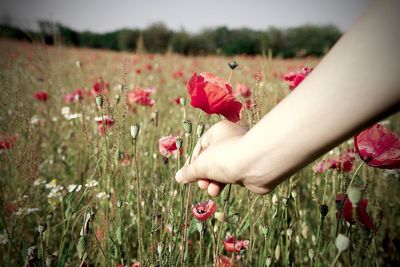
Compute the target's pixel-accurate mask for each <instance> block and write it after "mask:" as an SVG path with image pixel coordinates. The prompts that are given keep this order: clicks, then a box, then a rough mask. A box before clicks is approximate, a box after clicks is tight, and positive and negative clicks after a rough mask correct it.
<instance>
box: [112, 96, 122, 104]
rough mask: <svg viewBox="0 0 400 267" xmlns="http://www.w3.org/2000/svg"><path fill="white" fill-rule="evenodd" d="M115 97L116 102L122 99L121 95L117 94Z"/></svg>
mask: <svg viewBox="0 0 400 267" xmlns="http://www.w3.org/2000/svg"><path fill="white" fill-rule="evenodd" d="M114 99H115V103H116V104H118V103H119V101H120V100H121V96H120V95H115V97H114Z"/></svg>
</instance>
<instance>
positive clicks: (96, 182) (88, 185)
mask: <svg viewBox="0 0 400 267" xmlns="http://www.w3.org/2000/svg"><path fill="white" fill-rule="evenodd" d="M98 184H99V182H98V181H96V180H89V181H88V182H87V183H86V184H85V186H86V187H88V188H91V187H95V186H97V185H98Z"/></svg>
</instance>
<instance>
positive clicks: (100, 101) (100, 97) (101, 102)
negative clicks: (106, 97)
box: [96, 95, 103, 108]
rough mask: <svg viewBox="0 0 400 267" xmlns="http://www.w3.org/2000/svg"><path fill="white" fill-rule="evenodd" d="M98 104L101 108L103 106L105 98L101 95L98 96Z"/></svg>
mask: <svg viewBox="0 0 400 267" xmlns="http://www.w3.org/2000/svg"><path fill="white" fill-rule="evenodd" d="M96 104H97V106H98V107H99V108H101V107H102V106H103V97H102V96H101V95H98V96H96Z"/></svg>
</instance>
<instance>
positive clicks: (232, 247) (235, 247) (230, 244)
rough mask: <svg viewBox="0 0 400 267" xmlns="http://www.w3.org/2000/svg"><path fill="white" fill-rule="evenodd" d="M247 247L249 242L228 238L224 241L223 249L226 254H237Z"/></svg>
mask: <svg viewBox="0 0 400 267" xmlns="http://www.w3.org/2000/svg"><path fill="white" fill-rule="evenodd" d="M248 247H249V240H238V239H237V238H236V237H233V236H228V238H227V239H225V240H224V248H225V250H226V251H227V252H236V253H239V252H240V251H241V250H246V249H247V248H248Z"/></svg>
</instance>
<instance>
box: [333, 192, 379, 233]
mask: <svg viewBox="0 0 400 267" xmlns="http://www.w3.org/2000/svg"><path fill="white" fill-rule="evenodd" d="M343 196H344V194H339V195H338V196H337V197H336V209H337V211H336V218H337V219H338V218H339V214H340V206H341V204H342V201H343ZM367 205H368V200H366V199H362V200H360V202H358V206H357V220H358V221H359V222H360V223H361V224H363V225H365V226H366V227H367V228H369V229H371V230H374V223H373V222H372V219H371V218H370V217H369V215H368V213H367ZM342 218H343V219H344V220H345V221H346V222H348V223H350V224H355V223H356V222H355V220H354V218H353V205H352V203H351V202H350V199H349V198H348V197H346V200H345V201H344V205H343V209H342Z"/></svg>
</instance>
